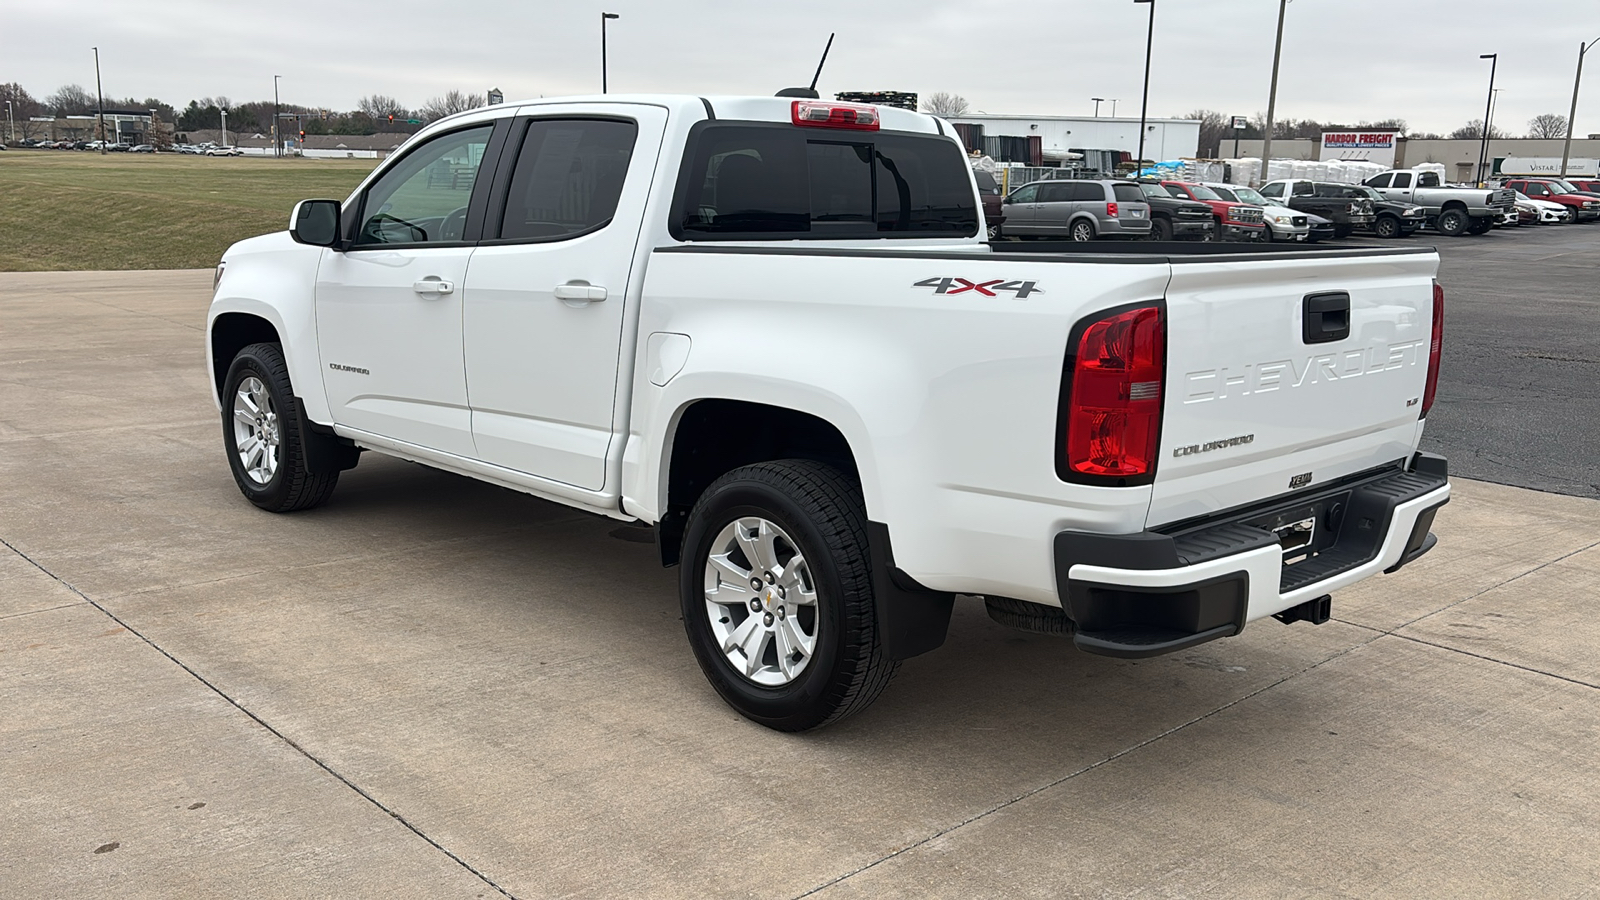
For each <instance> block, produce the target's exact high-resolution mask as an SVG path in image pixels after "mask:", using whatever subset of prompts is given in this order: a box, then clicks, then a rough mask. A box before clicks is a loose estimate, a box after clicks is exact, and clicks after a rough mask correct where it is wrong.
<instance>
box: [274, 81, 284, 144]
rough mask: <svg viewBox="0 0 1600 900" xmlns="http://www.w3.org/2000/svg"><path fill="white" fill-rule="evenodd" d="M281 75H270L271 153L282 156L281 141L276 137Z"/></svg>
mask: <svg viewBox="0 0 1600 900" xmlns="http://www.w3.org/2000/svg"><path fill="white" fill-rule="evenodd" d="M282 77H283V76H282V75H274V76H272V155H273V156H275V157H281V156H283V141H281V140H279V139H278V79H279V78H282Z"/></svg>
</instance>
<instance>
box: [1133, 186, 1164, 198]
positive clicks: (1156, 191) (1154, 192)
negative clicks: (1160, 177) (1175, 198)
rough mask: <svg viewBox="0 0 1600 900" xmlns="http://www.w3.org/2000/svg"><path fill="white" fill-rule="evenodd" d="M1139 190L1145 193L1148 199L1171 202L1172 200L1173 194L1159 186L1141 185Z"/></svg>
mask: <svg viewBox="0 0 1600 900" xmlns="http://www.w3.org/2000/svg"><path fill="white" fill-rule="evenodd" d="M1139 190H1141V191H1144V195H1145V196H1146V197H1154V198H1155V199H1157V200H1170V199H1171V198H1172V194H1171V193H1170V192H1168V190H1167V189H1166V188H1164V187H1162V186H1161V185H1159V184H1141V185H1139Z"/></svg>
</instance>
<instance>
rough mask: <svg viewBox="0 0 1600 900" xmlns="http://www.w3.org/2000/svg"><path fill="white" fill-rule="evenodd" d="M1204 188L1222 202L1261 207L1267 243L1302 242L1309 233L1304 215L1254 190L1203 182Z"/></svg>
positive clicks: (1309, 228)
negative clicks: (1214, 193) (1210, 190)
mask: <svg viewBox="0 0 1600 900" xmlns="http://www.w3.org/2000/svg"><path fill="white" fill-rule="evenodd" d="M1204 184H1205V186H1206V187H1208V188H1210V189H1212V190H1213V191H1215V192H1216V194H1217V196H1218V197H1221V198H1222V199H1224V200H1233V201H1236V202H1239V203H1249V204H1251V205H1252V206H1259V207H1261V217H1262V221H1263V222H1265V224H1266V226H1267V240H1269V241H1303V240H1306V239H1307V238H1308V237H1309V236H1310V233H1311V226H1310V225H1309V224H1307V222H1306V214H1305V213H1303V212H1300V211H1299V210H1296V209H1290V208H1289V207H1287V206H1279V205H1278V204H1276V203H1274V202H1272V201H1271V200H1268V199H1267V198H1266V197H1263V196H1261V192H1259V191H1257V190H1256V189H1255V188H1249V187H1242V186H1240V185H1237V184H1219V183H1215V182H1210V181H1207V182H1204Z"/></svg>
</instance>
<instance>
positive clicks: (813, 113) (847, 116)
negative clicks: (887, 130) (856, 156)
mask: <svg viewBox="0 0 1600 900" xmlns="http://www.w3.org/2000/svg"><path fill="white" fill-rule="evenodd" d="M792 109H793V121H794V124H796V125H811V126H814V127H821V128H848V129H852V130H854V131H877V130H878V108H877V107H876V106H868V105H866V104H864V103H835V102H833V101H831V100H796V101H794V106H793V107H792Z"/></svg>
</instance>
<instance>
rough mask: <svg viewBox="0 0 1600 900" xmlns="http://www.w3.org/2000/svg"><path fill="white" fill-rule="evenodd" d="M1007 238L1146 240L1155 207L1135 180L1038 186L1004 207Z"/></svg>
mask: <svg viewBox="0 0 1600 900" xmlns="http://www.w3.org/2000/svg"><path fill="white" fill-rule="evenodd" d="M1001 212H1002V213H1003V214H1004V216H1005V218H1004V219H1003V220H1002V225H1001V229H1000V231H1001V235H1002V236H1004V237H1019V238H1027V237H1046V238H1052V237H1053V238H1067V239H1069V240H1074V241H1092V240H1094V239H1096V238H1147V237H1149V236H1150V204H1148V203H1146V202H1145V200H1144V192H1143V191H1141V190H1139V186H1138V185H1137V184H1134V183H1133V182H1131V181H1090V180H1081V181H1069V180H1059V181H1034V182H1030V183H1029V184H1025V185H1023V186H1022V187H1020V188H1017V189H1016V190H1015V191H1013V192H1012V193H1011V196H1009V197H1007V198H1006V201H1005V204H1004V205H1003V206H1002V208H1001Z"/></svg>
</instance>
